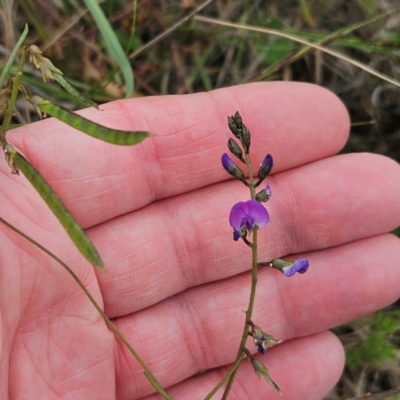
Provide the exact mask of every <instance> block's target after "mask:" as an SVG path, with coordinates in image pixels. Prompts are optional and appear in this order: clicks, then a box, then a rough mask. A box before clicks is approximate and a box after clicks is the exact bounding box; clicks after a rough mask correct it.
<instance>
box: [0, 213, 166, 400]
mask: <svg viewBox="0 0 400 400" xmlns="http://www.w3.org/2000/svg"><path fill="white" fill-rule="evenodd" d="M0 222H2V223H3V224H4V225H6V226H7V227H8V228H10V229H11V230H13V231H14V232H15V233H17V234H18V235H20V236H22V237H23V238H24V239H26V240H27V241H28V242H30V243H32V244H33V245H34V246H36V247H38V248H39V249H40V250H42V251H43V252H45V253H46V254H47V255H48V256H49V257H51V258H52V259H53V260H55V261H56V262H58V263H59V264H60V265H61V266H62V267H63V268H64V269H65V270H66V271H67V272H68V273H69V274H70V275H71V276H72V278H73V279H74V280H75V282H76V283H77V284H78V285H79V287H80V288H81V289H82V290H83V292H84V293H85V294H86V296H87V297H88V298H89V300H90V302H91V303H92V304H93V305H94V307H95V308H96V310H97V311H98V313H99V314H100V315H101V317H102V318H103V319H104V321H105V323H106V324H107V325H108V327H109V328H110V329H111V330H112V331H113V332H114V334H115V335H116V336H117V337H118V338H119V340H120V341H121V342H122V343H123V344H124V345H125V347H126V348H127V349H128V350H129V351H130V352H131V353H132V355H133V356H134V357H135V358H136V360H137V361H138V363H139V364H140V365H141V367H142V368H143V370H144V372H145V375H146V376H147V378H148V379H149V381H150V383H151V384H152V386H153V387H154V388H155V389H156V390H157V392H159V393H160V394H161V395H162V396H163V397H164V399H166V400H172V398H171V397H170V396H169V395H168V394H167V393H166V391H165V390H164V389H163V388H162V386H161V384H160V383H159V382H158V380H157V378H156V377H155V376H154V375H153V373H152V372H151V371H150V369H149V367H148V366H147V365H146V364H145V362H144V361H143V360H142V358H141V357H140V356H139V354H138V353H137V352H136V351H135V350H134V349H133V347H132V346H131V345H130V343H129V342H128V340H127V339H126V338H125V337H124V335H123V334H122V333H121V332H120V331H119V329H118V328H117V327H116V326H115V325H114V324H113V323H112V322H111V320H110V319H109V318H108V317H107V315H106V313H105V312H104V311H103V310H102V308H101V307H100V306H99V304H98V303H97V302H96V300H95V299H94V297H93V296H92V295H91V294H90V292H89V291H88V290H87V288H86V286H85V285H84V284H83V283H82V281H81V280H80V279H79V278H78V276H77V275H76V274H75V272H74V271H72V269H71V268H70V267H68V265H67V264H66V263H65V262H64V261H62V260H61V259H60V258H58V257H57V256H56V255H55V254H53V253H52V252H51V251H49V250H47V249H46V248H45V247H43V246H42V245H41V244H40V243H38V242H36V241H35V240H33V239H32V238H30V237H29V236H28V235H26V234H25V233H23V232H21V231H20V230H19V229H17V228H16V227H15V226H13V225H11V224H10V223H9V222H7V221H6V220H4V219H3V218H1V217H0Z"/></svg>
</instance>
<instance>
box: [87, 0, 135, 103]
mask: <svg viewBox="0 0 400 400" xmlns="http://www.w3.org/2000/svg"><path fill="white" fill-rule="evenodd" d="M85 4H86V6H87V8H88V9H89V11H90V13H91V14H92V16H93V19H94V20H95V22H96V25H97V27H98V29H99V31H100V32H101V34H102V36H103V39H104V43H105V46H106V49H107V52H108V54H109V55H110V57H111V58H113V59H114V60H115V61H116V62H117V64H118V65H119V67H120V68H121V72H122V74H123V76H124V79H125V85H126V93H125V97H130V96H131V95H132V92H133V89H134V80H133V73H132V68H131V64H130V62H129V60H128V57H127V56H126V54H125V52H124V50H123V49H122V46H121V44H120V42H119V40H118V38H117V36H116V34H115V32H114V30H113V28H112V27H111V25H110V23H109V22H108V20H107V18H106V17H105V15H104V13H103V10H102V9H101V8H100V6H99V4H98V3H97V1H96V0H85Z"/></svg>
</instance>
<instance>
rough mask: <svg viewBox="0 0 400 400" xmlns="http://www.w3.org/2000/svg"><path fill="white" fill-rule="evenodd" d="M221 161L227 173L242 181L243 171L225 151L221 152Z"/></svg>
mask: <svg viewBox="0 0 400 400" xmlns="http://www.w3.org/2000/svg"><path fill="white" fill-rule="evenodd" d="M221 163H222V166H223V167H224V168H225V170H226V171H227V172H228V174H230V175H232V176H234V177H235V178H236V179H239V180H241V181H242V182H243V181H244V174H243V171H242V170H241V169H240V168H239V167H238V166H237V165H236V164H235V163H234V162H233V161H232V160H231V158H230V157H229V156H228V154H227V153H224V154H222V157H221Z"/></svg>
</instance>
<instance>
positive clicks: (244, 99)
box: [7, 82, 349, 227]
mask: <svg viewBox="0 0 400 400" xmlns="http://www.w3.org/2000/svg"><path fill="white" fill-rule="evenodd" d="M102 108H103V111H97V110H95V109H88V110H85V111H83V112H82V114H84V116H86V117H88V118H90V119H93V120H96V121H97V122H99V123H102V124H104V125H107V126H112V127H114V128H119V129H133V130H149V131H150V132H151V133H152V134H153V137H152V138H150V139H147V140H146V141H144V142H143V143H142V144H140V145H139V146H133V147H129V148H127V147H119V146H113V145H109V144H105V143H103V142H101V141H98V140H94V139H93V138H90V137H87V136H86V135H84V134H82V133H80V132H77V131H75V130H73V129H72V128H70V127H67V126H66V125H64V124H62V123H60V122H58V121H56V120H54V119H49V120H46V121H43V122H40V123H37V124H32V125H29V126H27V127H24V128H21V129H19V130H15V131H13V132H12V133H11V134H10V135H9V140H10V141H11V142H12V143H14V144H15V146H16V147H17V148H18V149H20V150H21V151H22V152H23V153H24V154H25V155H26V157H27V158H28V160H30V161H31V162H32V163H33V164H34V165H35V166H36V167H37V169H38V170H39V171H40V172H41V173H42V174H43V175H44V177H45V178H46V179H47V180H48V182H49V183H50V185H51V186H52V187H53V188H54V190H55V191H56V193H58V194H59V196H60V197H61V198H62V200H63V201H64V202H65V204H66V206H67V208H68V209H69V210H70V211H71V212H72V214H73V215H74V216H75V217H76V218H77V220H78V221H79V222H80V223H81V224H82V226H84V227H88V226H93V225H95V224H98V223H100V222H103V221H106V220H108V219H111V218H113V217H115V216H118V215H122V214H125V213H127V212H129V211H132V210H135V209H139V208H141V207H143V206H145V205H147V204H149V203H150V202H152V201H153V200H156V199H162V198H165V197H169V196H174V195H176V194H180V193H184V192H188V191H190V190H193V189H196V188H200V187H203V186H205V185H209V184H212V183H216V182H220V181H223V180H226V179H227V175H226V174H225V172H224V171H223V170H222V168H221V167H220V157H221V154H222V153H223V152H225V151H227V148H226V143H227V140H228V138H229V137H231V135H230V133H229V130H228V127H227V122H226V117H227V115H232V114H233V113H234V112H235V111H236V110H239V111H240V112H241V113H242V116H243V118H244V121H245V122H246V123H247V124H248V125H249V128H250V129H251V131H252V132H253V148H254V150H255V151H254V154H253V156H254V160H255V162H257V163H259V162H260V161H261V160H262V159H263V158H264V157H265V154H266V152H269V153H271V154H273V155H274V157H275V159H276V163H275V164H276V165H275V171H280V170H285V169H288V168H292V167H295V166H298V165H301V164H304V163H308V162H310V161H313V160H316V159H320V158H323V157H326V156H329V155H332V154H335V153H336V152H337V151H338V150H339V149H341V147H342V146H343V145H344V143H345V141H346V139H347V135H348V128H349V121H348V116H347V113H346V110H345V109H344V107H343V105H342V104H341V103H340V101H339V100H338V99H337V98H336V97H335V96H334V95H333V94H332V93H330V92H328V91H326V90H324V89H322V88H320V87H318V86H312V85H307V84H299V83H282V82H279V83H257V84H250V85H242V86H238V87H232V88H227V89H220V90H216V91H213V92H210V93H200V94H195V95H187V96H167V97H154V98H145V99H134V100H124V101H117V102H113V103H109V104H106V105H103V106H102ZM7 178H8V179H7V181H10V180H11V181H15V179H16V177H14V176H12V177H10V176H9V175H8V174H7ZM19 179H20V180H21V178H19ZM20 189H21V188H18V190H20ZM9 191H12V189H9ZM25 193H28V192H25ZM29 193H30V194H29V195H28V194H26V196H29V197H32V194H31V192H29ZM15 197H16V196H15ZM32 218H35V216H34V215H32Z"/></svg>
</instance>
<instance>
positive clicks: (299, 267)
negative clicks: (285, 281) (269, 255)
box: [282, 258, 309, 277]
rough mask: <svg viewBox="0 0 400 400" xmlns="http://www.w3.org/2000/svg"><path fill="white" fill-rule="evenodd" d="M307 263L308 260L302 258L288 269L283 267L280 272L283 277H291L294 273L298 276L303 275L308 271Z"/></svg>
mask: <svg viewBox="0 0 400 400" xmlns="http://www.w3.org/2000/svg"><path fill="white" fill-rule="evenodd" d="M308 266H309V263H308V260H306V259H305V258H302V259H300V260H296V261H295V262H294V263H293V264H292V265H290V266H288V267H283V268H282V272H283V274H284V275H285V276H287V277H289V276H293V275H294V274H295V273H296V272H298V273H299V274H304V273H305V272H306V271H307V269H308Z"/></svg>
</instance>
